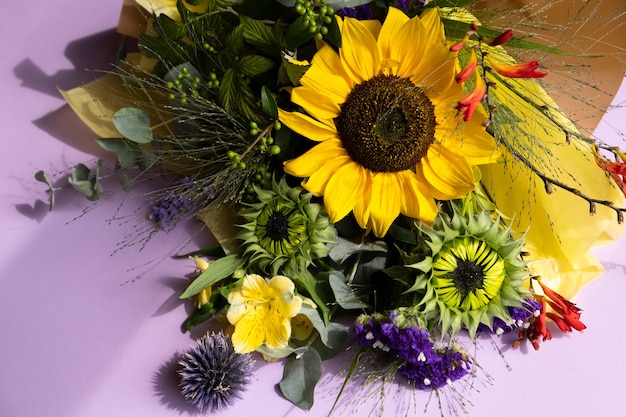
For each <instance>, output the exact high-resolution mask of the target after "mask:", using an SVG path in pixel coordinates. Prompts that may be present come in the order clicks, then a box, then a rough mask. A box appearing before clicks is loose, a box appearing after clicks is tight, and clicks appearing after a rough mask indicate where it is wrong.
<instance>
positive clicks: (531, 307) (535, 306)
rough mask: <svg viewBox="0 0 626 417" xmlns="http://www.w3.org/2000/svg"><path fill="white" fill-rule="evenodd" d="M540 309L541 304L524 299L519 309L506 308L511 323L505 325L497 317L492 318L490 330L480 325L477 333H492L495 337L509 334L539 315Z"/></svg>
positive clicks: (530, 299)
mask: <svg viewBox="0 0 626 417" xmlns="http://www.w3.org/2000/svg"><path fill="white" fill-rule="evenodd" d="M540 309H541V303H540V302H538V301H536V300H534V299H532V298H526V299H525V300H524V301H523V302H522V304H521V305H520V306H519V307H508V309H507V310H508V311H509V315H510V316H511V319H512V322H509V323H506V322H505V321H504V320H502V319H501V318H499V317H494V319H493V326H492V329H489V328H488V327H487V326H485V325H483V324H481V325H480V326H479V327H478V331H492V332H493V333H495V334H497V335H502V334H505V333H510V332H512V331H513V330H515V329H518V328H520V327H522V326H523V325H524V323H525V322H526V321H527V320H528V319H530V318H531V317H532V316H534V315H535V314H538V313H539V310H540Z"/></svg>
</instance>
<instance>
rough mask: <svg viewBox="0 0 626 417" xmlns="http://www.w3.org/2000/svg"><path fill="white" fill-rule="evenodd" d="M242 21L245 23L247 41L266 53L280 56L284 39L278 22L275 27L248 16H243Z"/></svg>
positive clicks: (244, 34) (244, 30) (244, 29)
mask: <svg viewBox="0 0 626 417" xmlns="http://www.w3.org/2000/svg"><path fill="white" fill-rule="evenodd" d="M241 22H242V24H243V37H244V39H245V41H246V42H248V43H249V44H251V45H253V46H255V47H256V48H258V50H259V51H261V52H262V53H264V54H267V55H270V56H275V57H280V54H281V50H282V45H283V39H282V32H281V31H280V24H279V23H278V22H277V23H276V24H275V25H274V28H273V29H272V28H270V27H269V26H268V25H266V24H264V23H262V22H260V21H258V20H254V19H251V18H249V17H247V16H241Z"/></svg>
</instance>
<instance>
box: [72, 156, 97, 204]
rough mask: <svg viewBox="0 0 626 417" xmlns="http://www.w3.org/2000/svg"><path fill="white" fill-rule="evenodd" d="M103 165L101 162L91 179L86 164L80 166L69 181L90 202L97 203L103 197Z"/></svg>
mask: <svg viewBox="0 0 626 417" xmlns="http://www.w3.org/2000/svg"><path fill="white" fill-rule="evenodd" d="M101 165H102V160H99V161H98V165H97V166H96V172H95V174H94V175H93V176H91V177H90V173H91V172H90V170H89V168H87V166H86V165H84V164H78V165H76V166H75V167H74V169H73V170H72V173H71V175H70V177H69V178H68V179H67V180H68V182H69V183H70V185H71V186H72V188H74V189H75V190H76V191H78V192H80V193H82V194H84V195H85V197H87V198H88V199H89V200H90V201H96V200H98V199H99V198H100V196H101V195H102V191H103V189H102V184H100V182H99V179H100V166H101Z"/></svg>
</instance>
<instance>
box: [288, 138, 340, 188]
mask: <svg viewBox="0 0 626 417" xmlns="http://www.w3.org/2000/svg"><path fill="white" fill-rule="evenodd" d="M347 155H348V154H347V152H346V150H345V149H344V148H343V147H342V146H341V141H340V140H339V139H336V138H333V139H328V140H325V141H323V142H320V143H319V144H317V145H315V146H314V147H313V148H311V149H309V150H308V151H307V152H305V153H304V154H302V155H300V156H299V157H297V158H295V159H291V160H289V161H286V162H285V163H284V166H283V167H284V169H285V172H286V173H287V174H290V175H293V176H296V177H300V178H306V177H310V176H312V175H313V174H315V173H317V171H318V170H320V169H321V168H322V167H323V166H324V165H325V164H326V163H328V162H330V161H332V160H333V159H335V158H337V157H341V156H345V157H348V156H347Z"/></svg>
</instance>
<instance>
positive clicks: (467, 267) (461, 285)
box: [451, 260, 485, 298]
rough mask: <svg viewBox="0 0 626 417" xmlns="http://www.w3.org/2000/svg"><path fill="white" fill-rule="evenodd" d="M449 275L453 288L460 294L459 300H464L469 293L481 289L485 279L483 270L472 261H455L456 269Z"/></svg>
mask: <svg viewBox="0 0 626 417" xmlns="http://www.w3.org/2000/svg"><path fill="white" fill-rule="evenodd" d="M451 275H452V276H451V279H452V282H454V286H455V287H456V288H457V289H458V291H459V292H460V293H461V298H465V297H467V294H469V293H470V292H473V291H476V290H477V289H479V288H482V287H483V278H484V277H485V274H484V272H483V268H482V266H480V265H476V264H475V263H474V262H472V261H465V260H459V261H457V264H456V269H455V270H454V271H453V272H452V273H451Z"/></svg>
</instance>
